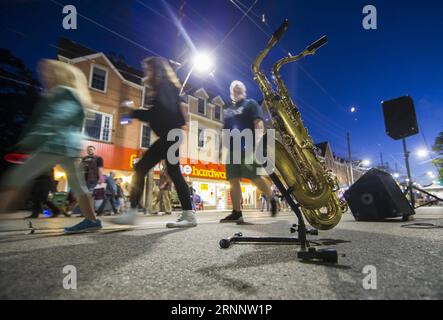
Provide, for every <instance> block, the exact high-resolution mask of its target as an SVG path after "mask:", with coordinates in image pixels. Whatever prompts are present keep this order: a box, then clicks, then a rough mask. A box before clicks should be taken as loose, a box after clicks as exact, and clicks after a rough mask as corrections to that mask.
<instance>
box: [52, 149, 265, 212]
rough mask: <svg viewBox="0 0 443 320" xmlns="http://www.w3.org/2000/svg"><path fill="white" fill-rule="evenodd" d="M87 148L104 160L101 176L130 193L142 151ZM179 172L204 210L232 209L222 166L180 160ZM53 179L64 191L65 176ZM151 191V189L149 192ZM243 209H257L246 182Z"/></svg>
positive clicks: (157, 175)
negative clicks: (111, 174) (117, 180)
mask: <svg viewBox="0 0 443 320" xmlns="http://www.w3.org/2000/svg"><path fill="white" fill-rule="evenodd" d="M88 145H93V146H95V147H96V154H97V155H98V156H100V157H102V158H103V161H104V172H105V174H108V173H109V172H110V171H113V172H114V173H115V177H116V178H122V180H123V185H124V188H125V189H126V190H125V191H126V192H125V193H128V192H129V186H130V184H131V180H132V176H133V166H134V164H135V163H136V162H137V161H138V160H139V158H140V155H141V152H142V151H141V150H136V149H129V148H123V147H119V146H115V145H112V144H105V143H100V142H92V141H87V142H86V144H85V149H86V147H87V146H88ZM180 163H181V170H182V173H183V175H184V177H185V180H186V181H187V182H188V184H189V185H190V186H192V187H193V189H194V190H195V194H196V195H198V196H199V197H200V198H201V200H203V209H204V210H214V209H216V210H225V209H230V208H231V207H232V202H231V197H230V192H229V188H230V186H229V182H228V181H227V180H226V170H225V166H224V165H222V164H215V163H202V162H195V161H191V160H189V159H180ZM54 175H55V179H56V180H57V181H58V190H59V191H67V189H68V185H67V181H66V174H65V173H64V172H63V170H62V168H60V167H59V166H57V167H56V168H55V174H54ZM153 178H154V182H156V183H158V180H159V178H160V165H157V166H156V167H155V168H154V174H153ZM151 190H152V189H151ZM241 190H242V199H243V208H245V209H248V208H256V207H257V203H258V202H257V196H258V195H257V188H256V187H255V186H254V185H252V184H251V182H250V181H249V180H246V179H245V180H242V182H241ZM148 193H149V191H148V188H147V189H146V190H145V197H144V199H148V198H149V197H148Z"/></svg>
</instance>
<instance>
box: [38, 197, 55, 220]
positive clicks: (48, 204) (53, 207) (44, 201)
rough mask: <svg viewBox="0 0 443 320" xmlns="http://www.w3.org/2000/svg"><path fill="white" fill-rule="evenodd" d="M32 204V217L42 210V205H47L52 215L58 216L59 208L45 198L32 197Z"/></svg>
mask: <svg viewBox="0 0 443 320" xmlns="http://www.w3.org/2000/svg"><path fill="white" fill-rule="evenodd" d="M32 202H33V205H32V215H31V216H32V217H35V218H37V217H38V215H39V214H40V213H42V211H43V205H45V206H47V207H48V209H49V210H51V213H52V215H53V216H58V215H59V214H60V210H59V209H58V208H57V207H56V206H55V204H53V203H52V202H51V201H49V200H48V199H47V198H46V199H42V198H41V197H38V198H34V199H32Z"/></svg>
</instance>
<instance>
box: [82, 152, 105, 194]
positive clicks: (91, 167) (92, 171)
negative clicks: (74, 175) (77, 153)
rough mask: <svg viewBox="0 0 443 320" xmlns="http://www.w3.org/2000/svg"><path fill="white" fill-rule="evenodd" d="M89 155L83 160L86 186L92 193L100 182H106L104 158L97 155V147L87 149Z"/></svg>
mask: <svg viewBox="0 0 443 320" xmlns="http://www.w3.org/2000/svg"><path fill="white" fill-rule="evenodd" d="M86 153H87V155H86V156H85V157H83V158H82V165H83V170H84V172H85V180H86V186H87V187H88V189H89V191H91V192H92V190H94V188H95V186H96V185H97V184H98V183H99V181H104V177H103V165H104V162H103V158H102V157H100V156H97V155H96V154H95V147H94V146H88V147H87V148H86Z"/></svg>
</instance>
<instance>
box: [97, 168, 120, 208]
mask: <svg viewBox="0 0 443 320" xmlns="http://www.w3.org/2000/svg"><path fill="white" fill-rule="evenodd" d="M114 177H115V173H114V172H112V171H111V172H110V173H109V175H107V176H106V175H105V176H104V178H103V179H104V181H105V184H106V187H105V194H104V199H103V201H102V203H101V205H100V207H99V208H98V209H97V215H101V214H103V212H104V211H105V209H106V208H107V205H108V204H109V205H110V207H111V209H112V213H111V215H112V214H118V211H117V208H116V206H115V198H116V196H117V185H116V183H115V180H114Z"/></svg>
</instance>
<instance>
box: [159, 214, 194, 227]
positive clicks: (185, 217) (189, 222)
mask: <svg viewBox="0 0 443 320" xmlns="http://www.w3.org/2000/svg"><path fill="white" fill-rule="evenodd" d="M196 225H197V219H196V218H195V211H193V210H185V211H183V213H182V214H181V216H180V218H178V220H177V221H176V222H169V223H167V224H166V228H191V227H195V226H196Z"/></svg>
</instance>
